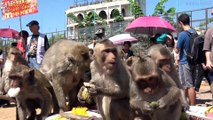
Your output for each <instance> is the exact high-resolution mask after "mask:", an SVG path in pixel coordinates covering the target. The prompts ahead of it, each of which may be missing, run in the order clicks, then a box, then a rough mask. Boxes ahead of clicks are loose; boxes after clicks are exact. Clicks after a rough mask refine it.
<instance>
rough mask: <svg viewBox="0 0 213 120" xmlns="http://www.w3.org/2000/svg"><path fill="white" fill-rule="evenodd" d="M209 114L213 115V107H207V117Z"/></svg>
mask: <svg viewBox="0 0 213 120" xmlns="http://www.w3.org/2000/svg"><path fill="white" fill-rule="evenodd" d="M209 113H213V106H209V107H207V110H206V111H205V115H208V114H209Z"/></svg>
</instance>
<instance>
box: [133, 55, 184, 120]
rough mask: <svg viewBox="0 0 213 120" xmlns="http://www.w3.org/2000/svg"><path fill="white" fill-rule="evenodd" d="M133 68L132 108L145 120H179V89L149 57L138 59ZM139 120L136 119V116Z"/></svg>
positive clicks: (135, 60) (135, 59)
mask: <svg viewBox="0 0 213 120" xmlns="http://www.w3.org/2000/svg"><path fill="white" fill-rule="evenodd" d="M133 60H134V61H132V62H131V63H132V64H130V65H131V66H130V71H131V73H132V77H133V82H132V83H131V89H130V90H131V92H130V106H131V108H132V109H133V110H135V111H136V113H137V114H138V116H139V118H142V119H145V120H149V119H150V120H171V119H173V120H179V118H180V114H181V101H180V89H179V88H178V87H177V85H176V83H175V82H174V80H172V78H171V77H170V76H168V75H167V73H166V72H164V71H163V70H161V69H160V68H159V67H158V66H157V64H156V63H155V61H154V60H153V59H152V58H150V57H149V56H143V57H137V58H134V59H133ZM136 116H137V115H136Z"/></svg>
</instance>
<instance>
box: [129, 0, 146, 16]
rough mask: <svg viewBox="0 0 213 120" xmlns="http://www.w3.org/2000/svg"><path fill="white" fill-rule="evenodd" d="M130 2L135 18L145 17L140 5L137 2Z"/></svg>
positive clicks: (131, 0) (133, 0) (130, 0)
mask: <svg viewBox="0 0 213 120" xmlns="http://www.w3.org/2000/svg"><path fill="white" fill-rule="evenodd" d="M129 2H130V10H131V13H132V15H133V16H134V17H135V18H138V17H140V16H143V15H144V14H143V11H142V9H141V6H140V5H139V4H138V2H137V1H136V0H129Z"/></svg>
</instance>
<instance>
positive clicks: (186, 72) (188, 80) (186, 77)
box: [179, 63, 194, 89]
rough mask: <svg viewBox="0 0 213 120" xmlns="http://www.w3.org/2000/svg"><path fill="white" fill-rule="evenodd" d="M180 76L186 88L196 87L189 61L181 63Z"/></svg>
mask: <svg viewBox="0 0 213 120" xmlns="http://www.w3.org/2000/svg"><path fill="white" fill-rule="evenodd" d="M179 78H180V82H181V85H182V87H183V88H184V89H187V88H191V87H194V85H193V77H192V73H191V69H190V66H189V64H188V63H186V64H182V65H179Z"/></svg>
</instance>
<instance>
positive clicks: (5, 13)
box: [1, 0, 38, 19]
mask: <svg viewBox="0 0 213 120" xmlns="http://www.w3.org/2000/svg"><path fill="white" fill-rule="evenodd" d="M1 11H2V17H3V19H9V18H14V17H18V16H22V15H27V14H33V13H37V12H38V0H2V2H1Z"/></svg>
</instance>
